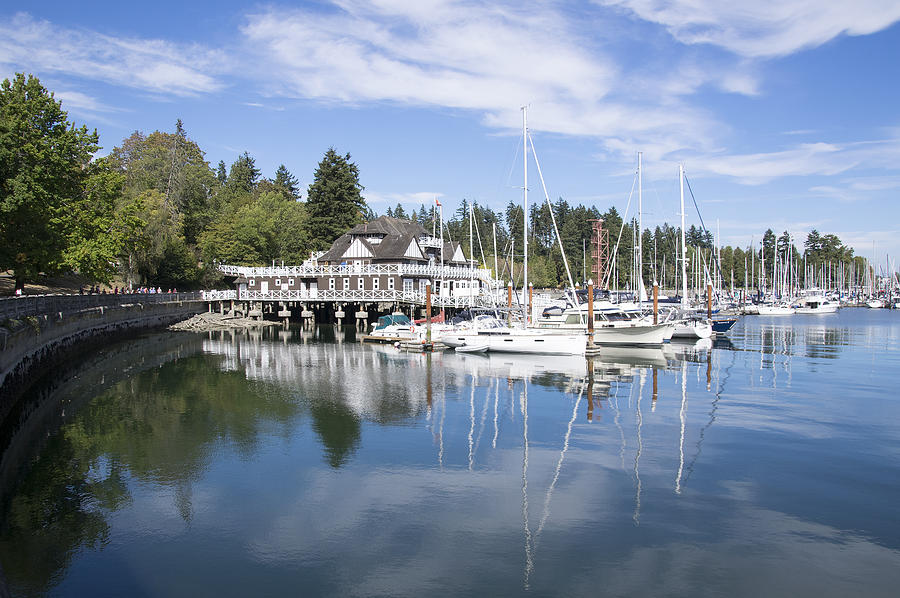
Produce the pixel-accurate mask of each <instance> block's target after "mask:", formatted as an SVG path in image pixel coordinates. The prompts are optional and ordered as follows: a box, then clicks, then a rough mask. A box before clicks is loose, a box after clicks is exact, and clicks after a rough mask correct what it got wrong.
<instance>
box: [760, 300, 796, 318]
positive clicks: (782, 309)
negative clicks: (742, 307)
mask: <svg viewBox="0 0 900 598" xmlns="http://www.w3.org/2000/svg"><path fill="white" fill-rule="evenodd" d="M756 309H757V313H758V314H759V315H761V316H790V315H793V314H794V308H793V307H791V305H790V304H789V303H784V302H782V303H766V304H759V305H757V306H756Z"/></svg>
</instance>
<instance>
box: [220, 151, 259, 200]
mask: <svg viewBox="0 0 900 598" xmlns="http://www.w3.org/2000/svg"><path fill="white" fill-rule="evenodd" d="M259 176H260V172H259V169H258V168H257V167H256V160H254V159H253V158H252V157H251V156H250V154H248V153H247V152H244V153H243V154H241V155H240V156H238V158H237V160H235V161H234V163H233V164H232V165H231V170H230V171H229V172H228V180H227V182H226V185H227V187H228V188H229V189H230V190H231V191H232V192H234V193H252V192H253V190H254V189H256V184H257V182H259Z"/></svg>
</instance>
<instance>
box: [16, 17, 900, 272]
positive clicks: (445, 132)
mask: <svg viewBox="0 0 900 598" xmlns="http://www.w3.org/2000/svg"><path fill="white" fill-rule="evenodd" d="M17 4H18V3H17ZM898 21H900V2H897V1H896V0H856V1H854V2H846V1H843V0H757V1H756V2H753V3H748V2H721V1H720V0H593V1H584V2H575V1H573V2H554V1H545V2H533V3H531V2H518V1H513V2H503V1H498V2H478V1H456V0H417V1H415V2H412V1H402V0H321V1H317V2H294V3H260V4H253V3H246V2H233V1H230V0H220V1H217V2H206V1H204V0H198V1H195V2H184V1H183V0H182V1H180V2H170V1H168V0H158V1H156V2H153V3H124V2H115V3H106V2H92V3H71V2H55V1H45V2H41V3H33V4H32V5H30V6H29V5H27V4H26V6H25V7H23V6H21V5H19V6H9V7H6V8H4V7H0V78H6V77H10V76H13V75H14V74H15V73H17V72H25V73H31V74H34V75H36V76H38V77H39V78H40V80H41V83H42V84H43V85H44V86H45V87H46V88H48V89H49V90H51V91H53V92H54V94H55V97H56V98H57V99H59V100H61V101H62V104H63V108H64V109H65V110H67V111H68V113H69V118H70V120H72V121H74V122H75V123H77V124H87V125H88V127H89V128H96V129H97V130H98V132H99V133H100V138H101V145H103V146H104V149H103V150H102V151H101V153H106V152H109V151H111V150H112V148H113V147H115V146H117V145H120V144H121V142H122V140H123V139H124V138H126V137H128V136H129V135H130V134H131V133H132V132H134V131H136V130H138V131H142V132H144V133H150V132H153V131H155V130H161V131H169V132H171V131H173V130H174V127H175V121H176V120H177V119H179V118H180V119H181V120H182V121H183V122H184V126H185V129H186V131H187V133H188V136H189V137H190V138H191V139H193V140H194V141H196V142H197V143H198V144H199V146H200V147H201V149H203V150H204V151H205V152H206V158H207V159H208V160H209V162H210V164H211V165H213V166H215V165H216V164H217V163H218V162H219V161H220V160H223V161H224V162H225V163H226V164H227V165H230V164H231V163H232V162H233V161H234V160H235V158H237V156H238V155H239V154H241V153H243V152H245V151H246V152H249V153H250V155H251V156H253V157H254V158H255V160H256V164H257V166H258V167H259V168H260V169H261V170H262V173H263V175H264V176H267V177H270V178H271V177H274V174H275V170H276V169H277V168H278V166H279V165H280V164H284V165H285V166H286V167H287V168H288V169H289V170H290V171H291V172H292V173H293V174H294V175H295V176H296V177H297V178H298V179H299V180H300V184H301V188H302V189H303V190H304V191H305V189H306V187H308V185H309V184H310V183H311V182H312V178H313V174H314V172H315V169H316V166H317V164H318V162H319V161H320V160H321V159H322V156H323V155H324V153H325V152H326V150H327V149H328V148H329V147H334V148H335V149H336V150H337V151H338V152H340V153H341V154H346V153H349V154H350V155H351V158H352V160H353V162H355V163H356V164H357V165H358V167H359V171H360V182H361V183H362V185H363V186H364V187H365V191H364V196H365V197H366V199H367V201H368V203H369V205H370V207H371V208H372V209H373V210H375V211H376V212H378V213H381V214H383V213H384V212H385V211H386V210H387V209H388V208H389V207H393V206H396V205H397V203H400V204H402V205H403V206H404V208H405V209H406V210H407V211H408V210H410V209H412V208H418V207H419V206H420V205H422V204H425V205H426V206H430V205H432V203H433V201H434V199H435V198H439V200H440V201H441V203H442V204H443V206H444V213H445V217H449V215H450V211H452V210H455V209H456V207H457V206H458V205H459V204H460V202H461V201H462V199H463V198H465V199H467V200H470V201H473V200H474V201H477V202H478V203H479V204H481V205H485V206H488V207H490V208H493V209H495V210H503V209H505V206H506V205H507V204H508V203H509V202H510V201H513V202H518V203H520V202H521V201H522V195H523V192H522V186H523V166H522V150H521V146H522V142H521V135H522V117H523V111H522V107H523V106H527V121H528V130H529V133H530V135H531V137H532V139H533V142H534V147H535V150H536V152H535V153H536V156H537V159H538V161H539V164H540V170H541V172H542V174H543V178H544V182H545V184H546V187H547V194H548V195H549V197H550V198H551V199H552V200H554V201H555V200H556V199H557V198H559V197H562V198H564V199H565V200H566V201H568V202H569V203H570V204H573V205H577V204H583V205H586V206H596V207H597V208H598V209H599V210H600V211H601V212H603V211H606V210H607V209H608V208H609V207H610V206H615V207H616V209H617V210H618V211H619V212H620V214H621V213H627V214H628V215H633V214H634V213H635V211H636V206H637V202H638V198H637V190H636V187H635V173H636V171H637V165H638V153H639V152H640V153H641V164H642V169H641V171H642V186H641V187H642V194H641V205H642V208H643V209H642V221H643V225H644V227H645V228H646V227H654V226H656V225H658V224H661V223H663V222H668V223H670V224H673V225H677V224H678V223H679V220H680V215H679V214H680V209H679V191H678V189H679V186H678V165H679V163H682V164H684V167H685V172H686V175H687V178H688V181H689V183H690V188H691V190H692V191H693V195H694V198H695V199H696V203H697V206H698V208H699V215H700V216H702V218H703V221H704V223H705V224H706V226H707V227H708V228H709V229H710V230H711V232H712V233H713V234H717V233H718V234H719V235H720V239H721V243H722V244H725V245H732V246H741V247H746V246H749V245H750V244H751V243H755V244H758V243H759V241H760V239H761V237H762V234H763V233H764V232H765V230H766V229H768V228H771V229H772V230H773V231H775V232H776V234H779V235H780V234H781V233H782V232H783V231H788V232H789V233H790V234H791V235H793V236H794V237H795V242H796V243H797V245H798V246H800V247H801V250H802V244H803V241H804V240H805V239H806V236H807V234H808V233H809V231H810V230H812V229H816V230H818V231H819V232H820V233H821V234H836V235H838V237H840V239H841V240H842V241H843V242H844V243H845V244H847V245H850V246H852V247H854V249H855V250H856V254H857V255H863V256H865V257H867V258H869V259H872V260H874V261H875V262H876V263H877V264H885V265H887V264H888V263H889V262H888V260H889V259H890V260H891V261H893V260H897V259H898V258H900V97H898V96H900V93H898V92H900V23H898ZM536 174H537V169H536V168H535V162H534V159H533V158H531V161H530V163H529V181H528V188H529V203H534V202H539V201H542V200H543V197H544V192H543V189H542V186H541V182H540V180H539V179H538V178H537V177H536V176H535V175H536ZM304 195H305V192H304ZM688 205H689V207H690V206H691V205H692V204H691V200H690V195H689V196H688ZM691 224H695V225H699V217H698V214H697V212H696V211H695V210H693V208H692V207H691V209H690V210H689V211H688V213H687V225H688V226H690V225H691Z"/></svg>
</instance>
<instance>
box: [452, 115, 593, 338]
mask: <svg viewBox="0 0 900 598" xmlns="http://www.w3.org/2000/svg"><path fill="white" fill-rule="evenodd" d="M522 147H523V164H524V177H525V183H524V186H523V187H524V200H523V201H524V206H525V211H524V225H525V228H524V241H525V268H524V272H525V274H524V283H523V287H522V288H523V289H528V120H527V110H526V107H524V106H523V107H522ZM532 151H534V144H532ZM538 172H539V173H540V165H538ZM563 259H565V254H563ZM566 269H568V264H566ZM570 278H571V277H570ZM576 301H577V300H576ZM524 303H525V305H526V312H527V309H528V308H529V307H530V305H528V302H527V301H525V302H524ZM530 316H531V314H528V313H526V314H525V318H524V324H525V327H524V328H512V327H510V326H505V325H500V326H492V327H489V328H476V329H473V330H471V331H468V332H461V333H458V334H448V335H446V337H445V338H444V339H443V342H444V344H452V345H453V346H454V348H455V350H456V351H459V352H484V351H487V352H502V353H531V354H549V355H584V354H585V353H586V349H587V340H588V339H587V334H586V333H585V332H584V330H583V329H579V330H547V329H541V328H529V327H528V324H529V320H530ZM448 341H449V343H448Z"/></svg>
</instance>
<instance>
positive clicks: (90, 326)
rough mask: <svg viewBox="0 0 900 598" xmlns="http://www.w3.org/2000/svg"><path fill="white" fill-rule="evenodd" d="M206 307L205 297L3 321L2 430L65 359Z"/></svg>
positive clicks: (0, 354)
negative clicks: (33, 385) (24, 397)
mask: <svg viewBox="0 0 900 598" xmlns="http://www.w3.org/2000/svg"><path fill="white" fill-rule="evenodd" d="M205 310H206V303H205V302H204V301H201V300H190V301H165V302H158V301H157V302H152V303H141V302H139V301H135V302H130V303H120V304H116V305H105V306H99V307H92V308H88V309H84V310H80V311H76V312H56V313H52V314H47V313H45V314H40V315H28V316H23V317H19V318H16V319H12V318H11V319H6V320H3V321H0V428H4V427H6V425H7V424H8V423H9V422H7V421H6V420H7V418H8V417H9V415H10V413H11V412H12V411H13V409H14V407H15V405H16V402H17V400H18V398H19V396H20V395H21V394H22V392H24V391H25V390H26V389H27V388H28V387H29V385H30V381H32V380H35V379H37V378H39V377H40V376H41V375H43V374H44V373H46V372H48V371H49V370H50V369H51V368H53V367H54V366H56V365H57V364H59V363H60V362H61V361H62V360H64V359H66V358H67V357H69V356H71V355H73V354H75V353H77V352H84V351H90V350H92V349H93V348H94V347H96V346H99V345H101V344H103V343H106V342H109V341H110V340H111V339H113V338H115V337H116V336H121V335H124V334H127V333H133V332H137V331H140V330H145V329H151V328H157V327H161V326H167V325H169V324H172V323H174V322H177V321H180V320H184V319H186V318H189V317H191V316H193V315H194V314H197V313H200V312H202V311H205Z"/></svg>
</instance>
